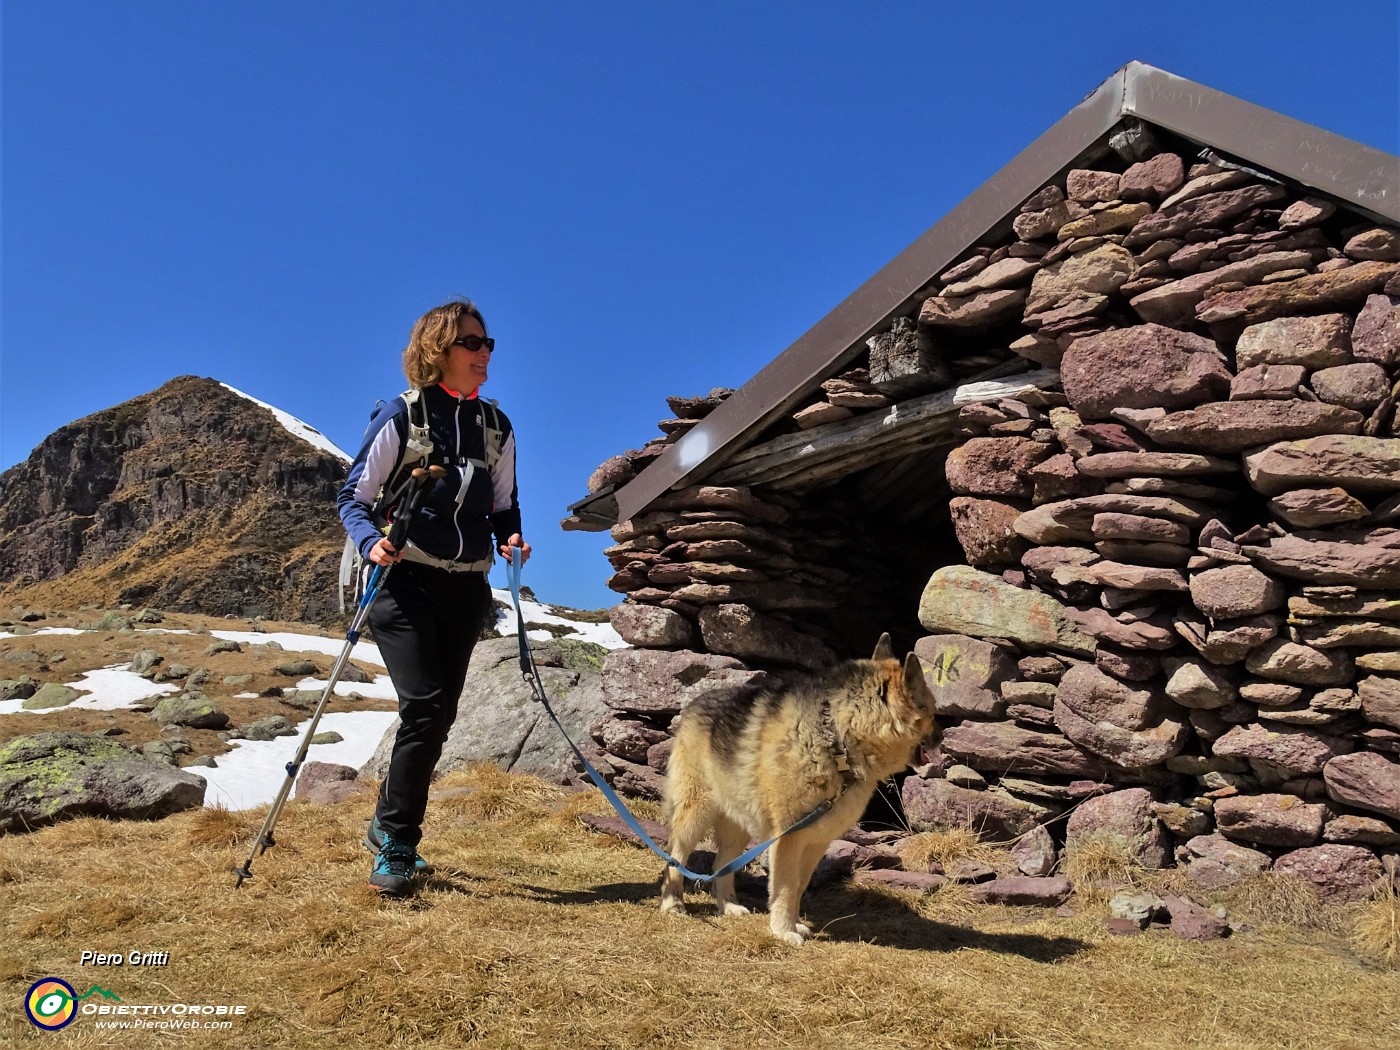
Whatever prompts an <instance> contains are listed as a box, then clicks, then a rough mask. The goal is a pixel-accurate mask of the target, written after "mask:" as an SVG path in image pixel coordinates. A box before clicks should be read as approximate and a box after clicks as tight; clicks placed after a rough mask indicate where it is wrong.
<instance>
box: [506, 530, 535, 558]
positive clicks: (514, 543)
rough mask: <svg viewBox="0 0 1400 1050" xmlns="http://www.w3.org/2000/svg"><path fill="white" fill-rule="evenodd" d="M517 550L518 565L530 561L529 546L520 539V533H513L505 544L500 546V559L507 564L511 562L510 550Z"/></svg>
mask: <svg viewBox="0 0 1400 1050" xmlns="http://www.w3.org/2000/svg"><path fill="white" fill-rule="evenodd" d="M512 547H515V548H517V549H518V550H519V551H520V564H521V565H524V564H525V563H526V562H527V561H529V560H530V545H529V544H528V543H526V542H525V541H524V540H523V539H521V538H520V533H518V532H517V533H515V534H514V535H513V536H511V538H510V539H508V540H506V541H505V543H503V544H501V557H502V558H504V559H505V560H506V561H507V562H509V561H510V560H511V553H510V549H511V548H512Z"/></svg>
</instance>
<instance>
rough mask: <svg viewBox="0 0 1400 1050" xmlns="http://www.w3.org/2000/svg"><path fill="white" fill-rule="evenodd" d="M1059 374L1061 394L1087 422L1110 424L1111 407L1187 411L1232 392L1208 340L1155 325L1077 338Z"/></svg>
mask: <svg viewBox="0 0 1400 1050" xmlns="http://www.w3.org/2000/svg"><path fill="white" fill-rule="evenodd" d="M1060 370H1061V375H1062V377H1063V380H1064V389H1065V395H1066V396H1067V397H1068V398H1069V402H1070V404H1071V406H1073V407H1074V409H1075V411H1077V412H1079V414H1080V415H1081V416H1083V417H1084V418H1085V419H1109V418H1111V414H1112V412H1113V410H1114V409H1115V408H1158V407H1160V408H1166V409H1168V410H1170V409H1177V408H1189V407H1190V406H1192V405H1196V404H1200V403H1201V402H1203V401H1212V400H1215V399H1216V398H1219V397H1225V396H1227V395H1228V393H1229V389H1230V373H1229V372H1228V371H1226V369H1225V366H1224V364H1223V363H1222V362H1221V359H1220V354H1219V351H1218V350H1217V349H1216V346H1215V344H1214V343H1213V342H1212V341H1211V340H1209V339H1206V338H1204V337H1202V336H1197V335H1192V334H1190V333H1187V332H1179V331H1177V330H1175V329H1172V328H1165V327H1163V326H1161V325H1157V324H1145V325H1139V326H1136V327H1133V328H1118V329H1111V330H1109V331H1107V332H1103V333H1100V334H1099V335H1094V336H1088V337H1086V338H1083V339H1077V340H1075V341H1074V343H1073V344H1072V345H1071V346H1070V348H1069V350H1067V351H1066V352H1065V356H1064V360H1063V361H1062V362H1061V365H1060Z"/></svg>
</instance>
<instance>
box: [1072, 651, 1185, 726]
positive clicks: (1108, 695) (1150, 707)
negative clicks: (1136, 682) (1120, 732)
mask: <svg viewBox="0 0 1400 1050" xmlns="http://www.w3.org/2000/svg"><path fill="white" fill-rule="evenodd" d="M1163 699H1164V698H1163V696H1162V694H1161V693H1160V692H1159V691H1156V690H1153V689H1134V688H1132V687H1131V686H1129V685H1126V684H1124V683H1123V682H1120V681H1118V680H1117V679H1115V678H1112V677H1110V676H1109V675H1106V674H1104V673H1103V672H1102V671H1101V670H1099V669H1098V668H1097V667H1095V666H1094V665H1092V664H1076V665H1075V666H1074V667H1071V668H1070V669H1069V670H1068V671H1066V672H1065V674H1064V676H1063V677H1062V678H1061V679H1060V683H1059V688H1058V689H1057V690H1056V694H1055V702H1056V704H1064V705H1065V706H1067V707H1068V708H1069V709H1070V710H1071V711H1073V712H1074V713H1075V714H1077V715H1079V716H1080V717H1081V718H1086V719H1088V720H1089V721H1091V722H1096V723H1100V724H1102V723H1105V722H1107V723H1110V724H1112V725H1114V726H1117V727H1118V728H1120V729H1130V730H1137V729H1145V728H1147V727H1148V726H1149V725H1154V724H1155V723H1157V722H1159V721H1160V720H1161V717H1162V714H1163V710H1164V703H1163Z"/></svg>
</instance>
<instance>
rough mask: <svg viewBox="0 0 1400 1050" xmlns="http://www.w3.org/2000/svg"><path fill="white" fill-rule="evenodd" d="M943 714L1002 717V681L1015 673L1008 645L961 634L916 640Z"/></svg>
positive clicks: (951, 716) (944, 715)
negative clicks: (1000, 692)
mask: <svg viewBox="0 0 1400 1050" xmlns="http://www.w3.org/2000/svg"><path fill="white" fill-rule="evenodd" d="M914 655H915V656H917V657H918V658H919V662H920V663H921V664H922V665H923V668H924V680H925V681H926V682H928V685H929V690H930V692H932V693H933V700H934V704H935V705H936V707H937V710H938V714H939V716H940V717H946V718H955V719H959V718H967V717H975V718H1000V717H1001V715H1002V712H1003V711H1004V710H1005V706H1006V705H1005V703H1004V701H1003V700H1002V698H1001V696H1000V695H999V691H1000V688H1001V685H1002V683H1003V682H1005V681H1006V680H1007V679H1009V678H1011V677H1012V676H1013V675H1014V674H1015V673H1016V663H1015V654H1014V653H1013V651H1012V650H1011V649H1010V648H1008V647H1007V646H1005V645H999V644H997V643H995V642H988V641H984V640H983V639H981V638H970V637H968V636H966V635H961V634H935V635H928V636H926V637H924V638H920V639H919V640H918V641H917V642H915V643H914Z"/></svg>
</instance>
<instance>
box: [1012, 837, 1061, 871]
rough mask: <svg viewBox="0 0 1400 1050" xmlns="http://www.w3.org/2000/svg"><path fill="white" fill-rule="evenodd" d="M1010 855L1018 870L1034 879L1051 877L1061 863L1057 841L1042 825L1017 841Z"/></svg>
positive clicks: (1013, 844)
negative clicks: (1056, 847)
mask: <svg viewBox="0 0 1400 1050" xmlns="http://www.w3.org/2000/svg"><path fill="white" fill-rule="evenodd" d="M1010 853H1011V856H1012V859H1014V860H1015V861H1016V870H1018V871H1019V872H1020V873H1021V874H1022V875H1030V876H1032V877H1034V878H1043V877H1045V876H1046V875H1049V874H1050V873H1051V872H1052V871H1054V870H1055V865H1056V864H1057V863H1059V852H1058V851H1057V850H1056V849H1055V840H1054V839H1053V838H1052V837H1051V835H1050V832H1048V831H1046V830H1045V828H1044V827H1043V826H1041V825H1036V826H1035V827H1033V828H1031V830H1030V831H1027V832H1025V833H1024V834H1023V835H1021V836H1020V837H1019V838H1018V839H1016V841H1015V842H1013V843H1012V844H1011V846H1010Z"/></svg>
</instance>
